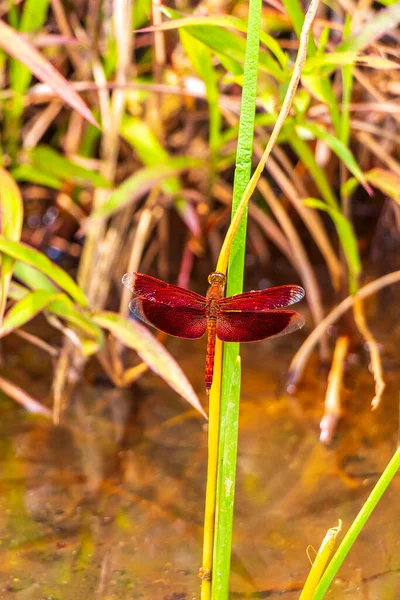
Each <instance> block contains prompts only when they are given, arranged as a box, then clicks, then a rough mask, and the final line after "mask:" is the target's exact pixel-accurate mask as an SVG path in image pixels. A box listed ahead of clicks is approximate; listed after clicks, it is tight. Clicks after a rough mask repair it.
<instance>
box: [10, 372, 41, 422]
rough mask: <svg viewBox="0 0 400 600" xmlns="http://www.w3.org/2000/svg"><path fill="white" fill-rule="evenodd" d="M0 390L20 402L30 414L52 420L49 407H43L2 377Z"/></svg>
mask: <svg viewBox="0 0 400 600" xmlns="http://www.w3.org/2000/svg"><path fill="white" fill-rule="evenodd" d="M0 390H1V391H2V392H4V393H5V394H6V395H7V396H10V398H12V399H13V400H15V401H16V402H18V404H20V405H21V406H23V407H24V408H25V410H27V411H28V412H30V413H36V414H39V415H43V416H45V417H48V418H51V414H52V413H51V410H50V409H48V408H47V406H43V404H40V402H38V401H37V400H35V399H34V398H32V396H30V395H29V394H27V393H26V392H25V391H24V390H22V389H21V388H20V387H18V386H17V385H15V383H12V382H11V381H8V380H7V379H3V377H0Z"/></svg>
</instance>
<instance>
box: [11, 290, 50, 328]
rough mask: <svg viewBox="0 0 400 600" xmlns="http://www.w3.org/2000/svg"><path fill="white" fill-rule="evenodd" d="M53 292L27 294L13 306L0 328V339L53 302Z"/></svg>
mask: <svg viewBox="0 0 400 600" xmlns="http://www.w3.org/2000/svg"><path fill="white" fill-rule="evenodd" d="M56 295H57V294H54V293H53V292H47V291H45V290H37V291H35V292H30V293H28V294H27V295H26V296H25V297H24V298H22V300H20V301H19V302H17V303H16V304H14V306H12V307H11V308H10V310H9V311H8V312H7V314H6V316H5V318H4V321H3V325H2V327H1V328H0V337H4V336H6V335H8V334H9V333H11V332H12V331H14V329H18V327H21V326H22V325H24V324H25V323H27V322H28V321H30V320H31V319H33V317H35V316H36V315H37V314H39V313H40V312H41V311H42V310H43V309H44V308H46V306H48V305H49V304H50V302H51V301H52V300H54V298H55V296H56Z"/></svg>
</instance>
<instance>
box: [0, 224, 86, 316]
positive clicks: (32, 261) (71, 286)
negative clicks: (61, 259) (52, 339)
mask: <svg viewBox="0 0 400 600" xmlns="http://www.w3.org/2000/svg"><path fill="white" fill-rule="evenodd" d="M0 252H3V253H4V254H6V255H8V256H11V257H12V258H15V259H17V260H20V261H22V262H24V263H27V264H28V265H31V266H32V267H35V268H36V269H39V271H41V272H42V273H43V274H44V275H47V276H48V277H50V279H52V280H53V281H54V282H55V283H56V284H57V285H59V286H60V287H61V288H62V289H63V290H64V291H66V292H67V293H68V294H69V295H70V296H71V297H72V298H73V299H74V300H75V301H76V302H77V303H78V304H80V305H81V306H87V300H86V297H85V294H84V293H83V291H82V290H81V288H80V287H79V286H78V285H77V284H76V283H75V281H74V280H73V279H72V277H70V275H68V273H66V272H65V271H64V270H63V269H61V267H59V266H58V265H56V264H54V263H53V262H51V260H49V259H48V258H47V256H45V255H44V254H42V253H41V252H38V250H35V249H34V248H31V247H30V246H26V245H25V244H22V243H21V242H14V241H11V240H6V239H5V237H3V236H0Z"/></svg>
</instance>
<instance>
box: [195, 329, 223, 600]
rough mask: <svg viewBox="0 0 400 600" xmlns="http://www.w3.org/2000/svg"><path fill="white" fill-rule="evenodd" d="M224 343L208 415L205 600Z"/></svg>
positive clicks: (208, 585) (211, 541) (217, 352)
mask: <svg viewBox="0 0 400 600" xmlns="http://www.w3.org/2000/svg"><path fill="white" fill-rule="evenodd" d="M221 373H222V342H221V340H219V339H218V338H217V339H216V341H215V356H214V377H213V383H212V386H211V390H210V404H209V406H210V409H209V415H208V462H207V488H206V502H205V514H204V535H203V562H202V566H201V569H200V578H201V600H208V599H209V598H210V594H211V573H212V563H213V547H214V521H215V503H216V498H215V496H216V490H217V471H218V444H219V417H220V404H221Z"/></svg>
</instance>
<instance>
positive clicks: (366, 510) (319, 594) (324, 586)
mask: <svg viewBox="0 0 400 600" xmlns="http://www.w3.org/2000/svg"><path fill="white" fill-rule="evenodd" d="M399 468H400V448H397V450H396V452H395V454H394V456H393V458H392V459H391V461H390V462H389V464H388V466H387V467H386V469H385V470H384V472H383V473H382V475H381V476H380V478H379V480H378V482H377V484H376V485H375V487H374V489H373V490H372V492H371V493H370V495H369V496H368V498H367V500H366V502H365V504H364V506H363V507H362V509H361V510H360V512H359V513H358V515H357V516H356V518H355V519H354V521H353V523H352V525H351V527H350V529H349V530H348V532H347V533H346V535H345V536H344V538H343V541H342V543H341V544H340V546H339V548H338V549H337V551H336V552H335V554H334V556H333V558H332V560H331V562H330V563H329V565H328V567H327V569H326V571H325V573H324V574H323V576H322V577H321V580H320V582H319V584H318V587H317V589H316V590H315V594H314V597H313V600H321V598H323V597H324V595H325V592H326V591H327V590H328V588H329V586H330V584H331V583H332V580H333V578H334V577H335V575H336V573H337V572H338V570H339V568H340V566H341V564H342V562H343V561H344V559H345V558H346V556H347V554H348V553H349V551H350V549H351V547H352V545H353V544H354V542H355V541H356V539H357V536H358V534H359V533H360V531H361V530H362V528H363V527H364V525H365V523H366V522H367V520H368V518H369V516H370V515H371V513H372V511H373V510H374V508H375V506H376V505H377V504H378V502H379V500H380V499H381V498H382V496H383V493H384V492H385V490H386V488H387V487H388V485H389V483H390V482H391V481H392V479H393V477H394V476H395V475H396V473H397V471H398V470H399Z"/></svg>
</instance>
